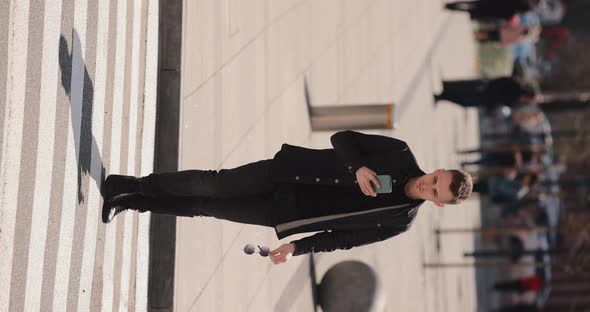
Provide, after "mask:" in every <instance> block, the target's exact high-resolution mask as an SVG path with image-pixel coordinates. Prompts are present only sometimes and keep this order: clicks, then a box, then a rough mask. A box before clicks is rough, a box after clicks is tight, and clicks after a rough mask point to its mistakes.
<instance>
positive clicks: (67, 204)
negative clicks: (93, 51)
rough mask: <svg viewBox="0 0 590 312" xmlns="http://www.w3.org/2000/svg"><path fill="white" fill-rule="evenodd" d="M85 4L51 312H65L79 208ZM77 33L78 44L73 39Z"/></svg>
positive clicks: (75, 53) (78, 28)
mask: <svg viewBox="0 0 590 312" xmlns="http://www.w3.org/2000/svg"><path fill="white" fill-rule="evenodd" d="M86 1H87V0H78V1H76V5H75V8H74V32H73V36H74V37H73V38H72V72H71V73H72V76H71V77H72V79H71V86H70V122H71V127H68V134H67V137H68V138H67V141H66V142H67V147H66V162H65V172H64V188H63V201H62V206H61V222H60V231H59V246H58V249H57V260H56V268H55V283H54V285H53V311H66V304H67V298H68V288H69V287H68V286H69V281H70V263H71V253H72V240H73V235H74V222H75V216H76V208H77V207H78V206H79V204H78V161H79V159H78V155H77V153H78V151H79V150H80V125H81V123H82V96H83V94H84V55H85V51H86V16H87V15H86V14H87V12H86V8H87V2H86ZM76 33H77V35H78V40H77V39H76V38H75V36H76Z"/></svg>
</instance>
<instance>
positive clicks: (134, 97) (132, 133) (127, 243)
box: [119, 0, 141, 311]
mask: <svg viewBox="0 0 590 312" xmlns="http://www.w3.org/2000/svg"><path fill="white" fill-rule="evenodd" d="M140 12H141V0H134V1H133V30H132V38H133V42H132V46H131V53H132V55H131V95H130V98H129V104H130V106H129V141H128V142H129V143H128V146H129V148H128V154H127V155H128V158H127V173H128V174H134V173H135V151H136V134H137V132H136V130H137V101H138V87H139V86H138V79H139V77H138V75H139V73H138V72H139V50H140V46H139V38H140V34H139V31H140V29H139V27H140V22H141V16H140ZM124 216H125V221H124V234H123V257H122V259H123V264H122V266H121V289H120V295H119V298H120V299H119V311H126V310H127V309H128V304H129V279H130V270H129V269H130V266H131V255H130V251H131V238H132V236H133V231H132V230H133V227H134V223H133V222H134V219H135V218H134V217H133V214H132V213H130V212H127V213H125V215H124Z"/></svg>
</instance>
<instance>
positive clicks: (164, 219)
mask: <svg viewBox="0 0 590 312" xmlns="http://www.w3.org/2000/svg"><path fill="white" fill-rule="evenodd" d="M159 6H160V10H159V11H160V19H159V37H160V40H159V47H158V55H159V56H158V89H157V90H158V94H157V107H156V135H155V148H154V149H155V151H154V172H169V171H177V170H178V148H179V137H178V131H179V120H180V119H179V118H180V66H181V62H180V60H181V51H182V49H181V44H182V8H183V3H182V0H160V3H159ZM149 236H150V255H149V285H148V311H159V312H162V311H173V309H174V283H175V281H174V271H175V258H176V217H174V216H163V215H156V214H151V221H150V235H149Z"/></svg>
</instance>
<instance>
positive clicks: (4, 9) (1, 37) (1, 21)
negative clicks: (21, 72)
mask: <svg viewBox="0 0 590 312" xmlns="http://www.w3.org/2000/svg"><path fill="white" fill-rule="evenodd" d="M9 12H10V1H0V29H1V30H2V31H0V98H1V99H3V100H4V98H5V94H6V77H7V76H8V74H7V70H6V67H7V62H8V58H7V57H6V56H7V51H8V50H7V49H8V38H9V33H8V31H4V30H7V29H8V22H9V21H10V18H8V13H9ZM5 111H6V101H0V138H2V137H3V136H4V112H5ZM3 150H4V149H3V146H2V144H0V163H2V155H4V153H3Z"/></svg>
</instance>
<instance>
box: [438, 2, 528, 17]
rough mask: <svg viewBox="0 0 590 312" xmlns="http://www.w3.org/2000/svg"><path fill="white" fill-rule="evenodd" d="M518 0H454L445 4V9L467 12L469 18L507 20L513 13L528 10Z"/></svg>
mask: <svg viewBox="0 0 590 312" xmlns="http://www.w3.org/2000/svg"><path fill="white" fill-rule="evenodd" d="M517 1H518V0H505V1H498V0H474V1H455V2H450V3H447V4H445V7H446V9H447V10H453V11H463V12H468V13H469V15H470V17H471V19H476V20H494V19H503V20H507V19H509V18H511V17H512V16H513V15H514V14H517V13H521V12H525V11H528V9H527V8H526V7H525V5H524V4H521V3H516V2H517Z"/></svg>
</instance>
